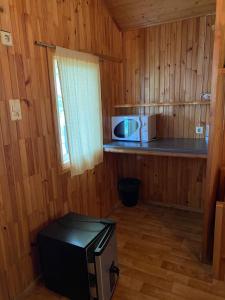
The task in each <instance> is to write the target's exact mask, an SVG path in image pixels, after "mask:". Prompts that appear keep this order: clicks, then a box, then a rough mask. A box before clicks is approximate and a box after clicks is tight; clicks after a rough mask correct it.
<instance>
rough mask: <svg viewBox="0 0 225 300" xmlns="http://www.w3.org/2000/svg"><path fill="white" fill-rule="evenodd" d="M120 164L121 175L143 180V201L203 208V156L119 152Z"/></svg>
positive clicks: (196, 209)
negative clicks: (184, 156) (124, 153)
mask: <svg viewBox="0 0 225 300" xmlns="http://www.w3.org/2000/svg"><path fill="white" fill-rule="evenodd" d="M117 163H118V177H119V178H122V177H135V178H138V179H140V180H141V187H140V200H141V201H142V202H144V203H146V204H148V203H153V204H154V203H155V204H160V205H163V206H173V207H178V208H183V209H189V210H193V211H200V212H201V211H202V210H203V197H202V195H203V191H204V187H205V184H204V183H205V168H206V161H205V160H204V159H192V158H181V157H175V158H174V157H165V156H161V157H160V156H146V155H144V156H140V155H133V154H129V155H123V154H120V155H119V154H118V156H117Z"/></svg>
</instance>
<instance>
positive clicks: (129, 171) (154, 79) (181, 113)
mask: <svg viewBox="0 0 225 300" xmlns="http://www.w3.org/2000/svg"><path fill="white" fill-rule="evenodd" d="M214 19H215V17H214V16H207V17H197V18H192V19H189V20H184V21H177V22H173V23H169V24H162V25H158V26H152V27H149V28H143V29H139V30H133V31H127V32H124V33H123V53H124V92H125V98H124V101H123V102H122V103H120V104H133V105H136V104H158V105H159V106H158V107H150V108H149V107H144V108H143V107H142V108H119V109H118V108H116V109H115V110H114V113H115V114H137V113H146V114H154V113H157V114H160V117H159V118H158V124H157V130H158V136H159V137H178V138H204V134H203V135H196V134H195V126H199V125H200V126H203V127H204V128H205V126H206V124H208V123H209V109H210V106H209V105H186V103H189V102H195V101H200V100H201V97H200V94H201V93H202V92H209V93H210V92H211V69H212V53H213V42H214V34H213V30H212V25H213V24H214ZM166 103H167V104H168V103H169V104H171V106H163V104H166ZM175 103H182V105H180V106H173V104H175ZM161 104H162V106H160V105H161ZM205 172H206V160H202V159H200V160H199V159H187V158H174V157H170V158H168V157H147V156H145V157H141V156H133V155H120V156H118V177H123V176H128V177H129V176H134V177H137V178H139V179H141V181H142V186H141V195H140V198H141V200H142V201H144V202H145V203H152V202H156V203H159V204H163V205H174V206H179V207H183V208H188V209H193V210H200V211H203V207H204V202H203V191H204V188H205Z"/></svg>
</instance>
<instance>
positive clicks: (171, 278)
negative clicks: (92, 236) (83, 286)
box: [24, 205, 225, 300]
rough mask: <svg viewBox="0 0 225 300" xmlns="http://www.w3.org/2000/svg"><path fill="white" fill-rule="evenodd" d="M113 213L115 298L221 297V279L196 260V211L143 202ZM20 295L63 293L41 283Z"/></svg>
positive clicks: (38, 298) (30, 298)
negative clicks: (118, 270)
mask: <svg viewBox="0 0 225 300" xmlns="http://www.w3.org/2000/svg"><path fill="white" fill-rule="evenodd" d="M111 218H113V219H115V220H116V221H117V222H118V227H117V239H118V251H119V263H120V268H121V277H120V280H119V283H118V286H117V289H116V292H115V295H114V297H113V300H224V298H225V283H223V282H218V281H215V280H213V278H212V273H211V267H210V266H208V265H203V264H202V263H201V262H200V260H199V254H200V248H201V236H202V216H201V215H200V214H198V213H193V212H187V211H180V210H176V209H171V208H161V207H156V206H144V205H141V206H138V207H134V208H125V207H121V208H118V209H117V210H116V211H115V212H114V213H113V214H112V215H111ZM24 299H26V300H45V299H46V300H59V299H60V300H63V299H65V298H63V297H60V296H58V295H55V294H54V293H51V292H50V291H48V290H46V289H45V288H44V287H43V286H42V285H40V286H38V287H36V288H35V289H34V290H33V291H32V292H31V293H29V295H27V296H25V297H24ZM78 300H79V299H78Z"/></svg>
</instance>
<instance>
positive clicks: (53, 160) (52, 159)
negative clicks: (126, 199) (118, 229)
mask: <svg viewBox="0 0 225 300" xmlns="http://www.w3.org/2000/svg"><path fill="white" fill-rule="evenodd" d="M0 7H1V8H2V10H3V12H0V28H1V29H3V30H6V31H10V32H12V35H13V43H14V47H12V48H6V47H4V46H2V45H0V299H2V300H3V299H4V300H8V299H12V298H14V297H15V296H16V295H18V294H20V293H21V292H22V291H23V290H24V289H25V288H26V287H27V286H28V285H29V284H30V282H31V281H32V280H33V279H34V278H35V277H36V276H37V274H38V273H39V267H38V260H37V253H36V252H37V251H36V247H32V246H31V243H35V241H36V233H37V232H38V231H39V230H40V229H41V228H42V227H43V226H44V225H45V224H47V223H48V222H49V221H50V220H51V219H53V218H55V217H57V216H60V215H62V214H65V213H66V212H67V211H69V210H73V211H76V212H82V213H85V214H90V215H98V216H99V215H100V214H102V215H106V214H107V213H109V211H110V209H111V208H112V206H113V205H114V203H115V199H116V196H115V189H114V187H115V186H116V184H115V182H114V181H115V177H114V176H113V172H114V168H115V167H114V166H115V163H114V156H113V157H109V156H107V157H106V158H105V162H104V164H102V165H100V166H98V167H96V168H95V169H94V170H92V171H89V172H86V173H85V174H84V175H82V176H78V177H75V178H73V179H71V178H70V176H69V174H67V173H65V174H59V172H58V166H57V157H56V153H55V149H56V141H55V132H54V129H53V116H52V108H51V99H50V86H49V78H48V65H47V56H46V49H45V48H40V47H37V46H34V41H35V40H40V41H45V42H49V43H54V44H56V45H59V46H62V47H66V48H70V49H76V50H84V51H89V52H93V53H101V54H104V55H107V56H112V57H113V58H117V59H118V58H121V56H122V36H121V33H120V32H119V31H118V29H117V27H116V26H115V25H114V23H113V21H112V19H111V17H110V16H109V15H108V11H107V9H106V8H105V6H104V4H103V1H102V0H90V1H78V0H48V1H45V0H38V1H36V0H26V1H24V0H0ZM120 65H121V64H119V63H116V62H115V63H114V62H111V61H103V62H102V63H101V66H102V68H101V69H102V94H103V99H102V100H103V111H104V116H103V117H104V120H108V119H109V117H108V116H107V115H106V114H109V113H110V109H111V108H108V105H111V104H110V103H111V102H112V103H113V102H114V98H115V99H118V98H119V97H120V90H119V87H118V86H119V84H120V83H121V74H122V73H121V72H120V70H121V66H120ZM115 70H117V72H115ZM120 73H121V74H120ZM109 74H113V75H112V76H113V82H111V81H110V80H109V78H108V76H109ZM117 76H118V77H117ZM115 86H116V89H115V90H114V87H115ZM112 90H113V91H114V92H113V93H110V92H109V91H112ZM10 98H20V99H26V100H28V102H27V101H26V100H25V101H22V116H23V119H22V121H18V122H12V121H11V120H10V116H9V105H8V100H9V99H10ZM110 107H111V106H110ZM104 122H108V121H104ZM105 134H107V133H105Z"/></svg>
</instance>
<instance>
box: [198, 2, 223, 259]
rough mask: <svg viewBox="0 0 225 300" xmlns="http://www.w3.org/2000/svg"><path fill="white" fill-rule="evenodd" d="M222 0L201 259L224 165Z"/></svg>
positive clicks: (208, 251)
mask: <svg viewBox="0 0 225 300" xmlns="http://www.w3.org/2000/svg"><path fill="white" fill-rule="evenodd" d="M224 37H225V0H217V13H216V26H215V43H214V56H213V72H212V73H213V74H212V103H211V110H210V125H211V128H210V139H209V141H210V142H209V155H208V163H207V177H206V192H205V218H204V245H203V248H204V250H203V259H204V260H205V261H207V260H211V258H212V248H213V232H214V220H215V207H216V201H217V189H218V185H219V175H220V174H219V173H220V170H221V169H222V168H224V167H225V155H224V153H225V151H224V150H225V148H224V141H225V134H224V120H225V119H224V104H225V88H224V87H225V76H224V74H222V73H221V72H220V70H221V69H222V68H223V67H224V63H225V38H224Z"/></svg>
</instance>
